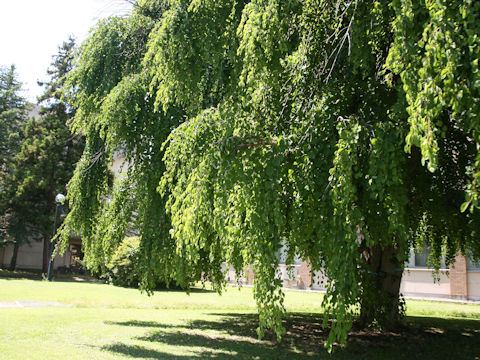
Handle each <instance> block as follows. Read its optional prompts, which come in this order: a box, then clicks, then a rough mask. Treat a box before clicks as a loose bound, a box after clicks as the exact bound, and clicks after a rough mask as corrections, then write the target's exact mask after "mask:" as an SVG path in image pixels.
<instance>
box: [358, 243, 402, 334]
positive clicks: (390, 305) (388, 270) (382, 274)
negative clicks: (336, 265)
mask: <svg viewBox="0 0 480 360" xmlns="http://www.w3.org/2000/svg"><path fill="white" fill-rule="evenodd" d="M363 255H364V257H365V260H366V262H367V271H365V273H364V275H363V294H362V295H363V296H362V303H361V309H360V325H361V326H362V327H368V326H370V325H372V324H377V325H378V326H380V327H381V328H385V329H393V328H395V327H396V326H397V325H398V321H399V315H400V311H399V305H400V304H399V295H400V282H401V280H402V272H403V268H402V264H401V262H400V261H399V260H398V255H399V251H398V249H396V248H395V247H393V246H392V245H388V246H386V247H384V248H383V249H382V247H381V246H380V245H375V246H372V247H370V248H368V249H366V250H365V251H364V252H363Z"/></svg>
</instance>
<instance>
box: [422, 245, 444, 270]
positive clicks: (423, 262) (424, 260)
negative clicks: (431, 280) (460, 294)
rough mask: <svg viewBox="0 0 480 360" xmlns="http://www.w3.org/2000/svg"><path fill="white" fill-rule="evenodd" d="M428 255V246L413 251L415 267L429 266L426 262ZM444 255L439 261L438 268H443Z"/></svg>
mask: <svg viewBox="0 0 480 360" xmlns="http://www.w3.org/2000/svg"><path fill="white" fill-rule="evenodd" d="M429 256H430V247H428V248H426V249H425V250H423V251H419V252H418V253H415V258H414V265H415V267H419V268H431V266H429V264H428V257H429ZM445 268H446V265H445V257H442V261H441V262H440V269H445Z"/></svg>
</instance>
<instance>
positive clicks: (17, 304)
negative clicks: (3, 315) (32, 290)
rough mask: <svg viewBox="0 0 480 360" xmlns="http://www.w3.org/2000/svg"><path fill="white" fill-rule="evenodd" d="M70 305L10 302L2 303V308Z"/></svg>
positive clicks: (0, 304) (0, 307)
mask: <svg viewBox="0 0 480 360" xmlns="http://www.w3.org/2000/svg"><path fill="white" fill-rule="evenodd" d="M65 306H69V305H65V304H60V303H58V302H39V301H10V302H0V309H2V308H39V307H65Z"/></svg>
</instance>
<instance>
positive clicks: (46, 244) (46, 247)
mask: <svg viewBox="0 0 480 360" xmlns="http://www.w3.org/2000/svg"><path fill="white" fill-rule="evenodd" d="M50 246H52V244H51V242H50V237H48V236H44V237H43V260H42V273H44V274H46V273H47V271H48V262H49V261H50Z"/></svg>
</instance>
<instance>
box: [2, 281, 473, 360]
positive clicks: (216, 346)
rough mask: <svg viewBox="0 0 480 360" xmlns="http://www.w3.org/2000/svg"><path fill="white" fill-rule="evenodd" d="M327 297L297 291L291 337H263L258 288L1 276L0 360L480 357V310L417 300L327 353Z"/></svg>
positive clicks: (292, 295)
mask: <svg viewBox="0 0 480 360" xmlns="http://www.w3.org/2000/svg"><path fill="white" fill-rule="evenodd" d="M322 296H323V295H322V294H321V293H315V292H300V291H287V294H286V304H287V310H288V311H289V316H288V318H287V319H286V320H285V327H286V328H287V334H285V336H284V338H283V341H282V342H281V343H277V342H276V340H275V337H274V336H273V334H271V333H267V335H266V337H265V338H264V339H262V340H259V339H258V338H257V335H256V327H257V315H256V310H255V302H254V300H253V297H252V291H251V289H250V288H243V289H240V290H238V289H236V288H229V289H227V291H226V292H225V293H224V294H223V296H218V295H217V294H216V293H214V292H211V291H208V290H202V289H194V290H193V291H192V292H191V293H190V295H186V294H185V293H184V292H181V291H157V292H155V293H154V295H153V296H151V297H149V296H147V295H145V294H141V293H140V292H138V290H135V289H126V288H119V287H114V286H110V285H105V284H99V283H86V282H83V283H82V282H53V283H48V282H45V281H38V280H37V281H34V280H19V279H0V302H14V301H37V302H57V303H60V304H61V306H57V307H54V306H48V307H31V308H28V307H25V308H0V323H1V324H2V326H0V359H47V358H56V359H200V358H205V359H207V358H208V359H367V358H368V359H480V305H474V304H457V303H440V302H427V301H413V300H408V301H407V315H408V316H407V317H406V319H405V326H404V328H402V329H399V330H398V331H396V332H389V333H381V332H377V331H373V330H372V331H360V330H353V331H352V332H351V334H350V337H349V344H348V346H347V347H346V348H345V349H341V348H339V349H336V351H335V352H334V354H333V355H329V354H327V353H326V352H325V350H324V349H323V344H324V342H325V340H326V336H327V335H328V329H323V328H322V326H321V322H322V313H321V312H322V310H321V308H320V303H321V300H322Z"/></svg>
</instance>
